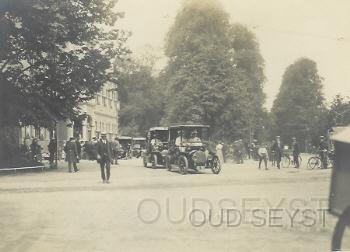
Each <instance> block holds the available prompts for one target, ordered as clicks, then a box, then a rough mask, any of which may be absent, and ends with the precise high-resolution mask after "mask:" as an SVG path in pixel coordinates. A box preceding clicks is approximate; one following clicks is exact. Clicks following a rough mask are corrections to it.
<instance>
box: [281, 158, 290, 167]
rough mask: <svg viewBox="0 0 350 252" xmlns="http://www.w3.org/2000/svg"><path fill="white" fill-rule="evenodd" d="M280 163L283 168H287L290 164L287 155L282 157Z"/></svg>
mask: <svg viewBox="0 0 350 252" xmlns="http://www.w3.org/2000/svg"><path fill="white" fill-rule="evenodd" d="M281 163H282V167H283V168H288V167H289V166H290V159H289V157H282V160H281Z"/></svg>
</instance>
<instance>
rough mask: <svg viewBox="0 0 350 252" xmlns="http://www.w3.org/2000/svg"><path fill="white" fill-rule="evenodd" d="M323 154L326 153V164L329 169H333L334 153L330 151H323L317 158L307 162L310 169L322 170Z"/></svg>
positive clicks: (314, 157) (311, 158)
mask: <svg viewBox="0 0 350 252" xmlns="http://www.w3.org/2000/svg"><path fill="white" fill-rule="evenodd" d="M321 152H325V153H326V157H325V158H326V162H327V168H332V167H333V165H334V164H333V156H332V152H328V150H321V151H320V153H319V154H318V155H317V156H313V157H310V158H309V160H308V162H307V168H308V169H311V170H313V169H321V168H322V159H321V155H320V154H321Z"/></svg>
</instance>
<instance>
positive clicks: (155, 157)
mask: <svg viewBox="0 0 350 252" xmlns="http://www.w3.org/2000/svg"><path fill="white" fill-rule="evenodd" d="M157 165H158V157H157V155H156V154H153V157H152V168H153V169H155V168H157Z"/></svg>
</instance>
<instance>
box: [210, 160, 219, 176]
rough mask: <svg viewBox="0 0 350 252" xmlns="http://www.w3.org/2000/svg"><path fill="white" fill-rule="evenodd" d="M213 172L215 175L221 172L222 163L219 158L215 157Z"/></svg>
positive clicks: (212, 166)
mask: <svg viewBox="0 0 350 252" xmlns="http://www.w3.org/2000/svg"><path fill="white" fill-rule="evenodd" d="M211 170H212V172H213V173H214V174H219V173H220V171H221V163H220V160H219V158H218V157H214V159H213V163H212V165H211Z"/></svg>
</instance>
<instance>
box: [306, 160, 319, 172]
mask: <svg viewBox="0 0 350 252" xmlns="http://www.w3.org/2000/svg"><path fill="white" fill-rule="evenodd" d="M307 168H308V169H315V168H316V169H319V168H321V159H320V158H319V157H311V158H309V160H308V161H307Z"/></svg>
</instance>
